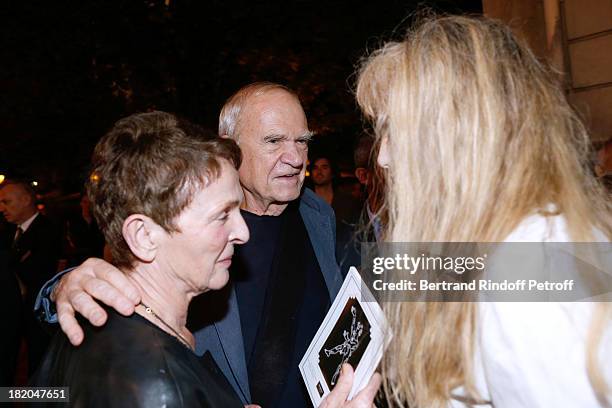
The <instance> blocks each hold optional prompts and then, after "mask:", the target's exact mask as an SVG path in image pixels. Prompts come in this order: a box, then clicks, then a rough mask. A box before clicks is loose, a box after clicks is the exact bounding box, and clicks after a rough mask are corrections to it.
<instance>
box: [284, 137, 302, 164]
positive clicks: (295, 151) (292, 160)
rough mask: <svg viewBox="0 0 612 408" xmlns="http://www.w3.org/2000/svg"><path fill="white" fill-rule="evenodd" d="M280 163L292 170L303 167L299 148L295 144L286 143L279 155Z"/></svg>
mask: <svg viewBox="0 0 612 408" xmlns="http://www.w3.org/2000/svg"><path fill="white" fill-rule="evenodd" d="M281 161H282V162H283V163H285V164H288V165H290V166H291V167H294V168H301V167H302V166H303V165H304V154H303V150H302V149H301V146H298V144H297V142H290V143H286V144H285V146H284V149H283V153H282V154H281Z"/></svg>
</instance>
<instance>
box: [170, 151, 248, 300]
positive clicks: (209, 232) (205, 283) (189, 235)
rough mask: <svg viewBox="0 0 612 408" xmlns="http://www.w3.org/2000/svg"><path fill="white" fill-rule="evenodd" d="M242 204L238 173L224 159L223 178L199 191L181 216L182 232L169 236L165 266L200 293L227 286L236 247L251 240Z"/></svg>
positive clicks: (222, 164) (179, 224)
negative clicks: (229, 269)
mask: <svg viewBox="0 0 612 408" xmlns="http://www.w3.org/2000/svg"><path fill="white" fill-rule="evenodd" d="M241 202H242V189H241V188H240V183H239V181H238V172H237V171H236V169H234V168H233V167H232V166H231V165H230V164H229V163H228V162H227V161H226V160H221V173H220V176H219V178H217V180H215V181H213V182H212V183H210V184H209V185H208V186H207V187H206V188H204V189H201V190H199V191H197V192H196V194H195V195H194V198H193V201H192V202H191V204H190V205H189V206H188V207H187V208H185V209H184V210H183V212H182V213H181V214H180V215H179V216H178V219H177V222H176V225H177V227H178V229H179V231H180V232H175V233H169V234H167V236H166V237H165V238H164V240H163V242H162V243H161V244H160V248H159V258H158V259H159V261H160V265H161V267H162V268H164V269H165V270H166V271H167V272H169V273H171V274H173V275H174V276H175V277H178V278H179V279H180V280H182V281H183V282H184V283H186V284H187V287H188V289H189V290H190V291H193V292H196V293H202V292H205V291H207V290H209V289H221V288H222V287H223V286H225V284H226V283H227V281H228V279H229V272H228V268H229V267H230V265H231V263H232V255H233V254H234V245H235V244H243V243H245V242H246V241H248V239H249V231H248V229H247V226H246V224H245V223H244V219H243V218H242V215H241V214H240V203H241Z"/></svg>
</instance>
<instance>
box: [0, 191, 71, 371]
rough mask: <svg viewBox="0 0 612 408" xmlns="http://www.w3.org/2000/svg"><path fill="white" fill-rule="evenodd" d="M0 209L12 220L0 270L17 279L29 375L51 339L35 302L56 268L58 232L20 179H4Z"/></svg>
mask: <svg viewBox="0 0 612 408" xmlns="http://www.w3.org/2000/svg"><path fill="white" fill-rule="evenodd" d="M0 212H2V214H3V215H4V218H5V219H6V221H8V222H9V223H10V224H12V228H9V229H8V231H7V233H8V234H9V237H8V239H7V240H6V242H10V247H9V248H8V253H9V259H8V269H7V270H5V271H3V272H5V273H12V274H13V275H14V276H15V277H16V278H17V281H18V282H19V286H20V290H21V295H22V299H23V306H24V311H25V314H24V337H25V340H26V346H27V356H28V375H32V373H33V372H34V371H35V370H36V368H37V367H38V364H39V362H40V359H41V358H42V356H43V354H44V352H45V349H46V348H47V345H48V343H49V339H50V336H49V334H48V333H47V332H45V331H44V330H43V329H42V327H41V326H40V325H39V323H38V320H37V319H36V318H35V316H34V312H33V310H34V309H33V308H34V302H35V300H36V295H37V294H38V291H39V290H40V288H41V287H42V286H43V284H44V283H45V282H46V281H47V280H49V279H50V278H51V277H52V276H53V275H54V274H55V273H56V272H57V266H58V261H59V258H60V255H61V232H60V230H59V228H57V226H56V225H55V224H54V223H53V222H52V221H51V220H50V219H49V218H47V217H46V216H45V215H43V214H41V213H39V212H38V209H37V207H36V194H35V192H34V190H33V189H32V186H31V185H30V184H29V183H28V182H26V181H23V180H7V181H5V182H4V183H2V184H1V185H0ZM11 279H12V278H11Z"/></svg>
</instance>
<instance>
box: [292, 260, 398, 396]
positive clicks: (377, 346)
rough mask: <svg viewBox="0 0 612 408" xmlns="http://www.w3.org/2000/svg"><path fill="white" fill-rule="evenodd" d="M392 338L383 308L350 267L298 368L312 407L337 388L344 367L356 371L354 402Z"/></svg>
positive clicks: (352, 391) (353, 268) (351, 394)
mask: <svg viewBox="0 0 612 408" xmlns="http://www.w3.org/2000/svg"><path fill="white" fill-rule="evenodd" d="M391 337H392V334H391V332H390V330H389V327H388V324H387V320H386V319H385V316H384V313H383V311H382V309H381V307H380V305H379V304H378V302H376V300H375V299H374V296H373V295H372V293H371V292H370V290H369V289H368V287H367V285H365V284H364V283H363V281H362V279H361V276H360V275H359V272H357V269H356V268H355V267H351V269H350V270H349V272H348V274H347V276H346V279H345V280H344V283H343V284H342V287H341V288H340V292H339V293H338V295H337V296H336V299H334V302H333V303H332V305H331V308H330V309H329V312H327V315H326V316H325V319H324V320H323V323H322V324H321V327H319V330H318V331H317V334H316V335H315V337H314V339H313V340H312V342H311V343H310V346H309V347H308V350H306V354H305V355H304V357H303V358H302V361H301V362H300V364H299V368H300V372H301V373H302V378H303V379H304V383H305V384H306V388H307V389H308V394H309V395H310V399H311V401H312V403H313V405H314V406H315V407H317V406H319V404H320V403H321V401H322V400H323V398H325V396H326V395H327V394H329V392H330V391H331V390H332V389H333V388H334V386H335V385H336V383H337V381H338V378H339V376H340V369H341V368H342V364H344V363H348V364H350V365H351V366H352V367H353V369H354V370H355V376H354V380H353V387H352V389H351V392H350V394H349V396H348V399H349V400H350V399H352V398H353V397H354V396H355V395H356V394H357V393H358V392H359V391H361V390H362V389H363V388H364V387H365V386H366V385H367V383H368V381H369V380H370V378H371V377H372V375H373V374H374V371H375V370H376V367H377V366H378V364H379V363H380V360H381V358H382V355H383V351H384V348H385V347H386V346H387V345H388V344H389V341H390V340H391Z"/></svg>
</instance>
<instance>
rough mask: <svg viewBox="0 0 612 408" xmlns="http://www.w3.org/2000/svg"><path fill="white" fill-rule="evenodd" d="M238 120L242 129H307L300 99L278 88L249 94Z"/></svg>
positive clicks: (273, 130)
mask: <svg viewBox="0 0 612 408" xmlns="http://www.w3.org/2000/svg"><path fill="white" fill-rule="evenodd" d="M239 122H240V125H241V127H243V128H244V129H246V128H251V130H252V129H253V128H258V129H260V130H266V131H268V132H273V133H274V132H278V133H286V132H292V133H294V132H295V131H298V133H306V132H307V131H308V123H307V121H306V114H305V113H304V109H303V108H302V105H301V104H300V101H299V100H298V99H297V98H296V97H295V96H294V95H292V94H290V93H289V92H287V91H284V90H279V89H275V90H272V91H269V92H266V93H264V94H261V95H253V96H251V97H250V98H249V99H248V100H247V102H246V104H245V108H244V110H243V112H242V115H241V118H240V121H239ZM264 128H265V129H264Z"/></svg>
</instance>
